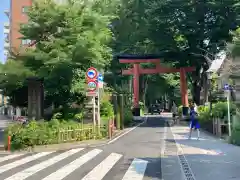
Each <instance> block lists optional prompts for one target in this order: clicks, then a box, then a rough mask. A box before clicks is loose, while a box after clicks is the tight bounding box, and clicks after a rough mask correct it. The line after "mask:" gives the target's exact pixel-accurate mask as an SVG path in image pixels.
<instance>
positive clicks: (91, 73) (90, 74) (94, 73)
mask: <svg viewBox="0 0 240 180" xmlns="http://www.w3.org/2000/svg"><path fill="white" fill-rule="evenodd" d="M87 77H88V78H89V79H94V78H96V77H97V70H96V69H95V68H89V69H88V70H87Z"/></svg>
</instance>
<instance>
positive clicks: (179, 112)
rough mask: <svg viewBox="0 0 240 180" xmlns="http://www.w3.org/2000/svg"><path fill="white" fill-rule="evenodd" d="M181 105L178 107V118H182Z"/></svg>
mask: <svg viewBox="0 0 240 180" xmlns="http://www.w3.org/2000/svg"><path fill="white" fill-rule="evenodd" d="M182 107H183V106H182V105H181V106H178V116H182Z"/></svg>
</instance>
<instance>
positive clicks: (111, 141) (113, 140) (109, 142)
mask: <svg viewBox="0 0 240 180" xmlns="http://www.w3.org/2000/svg"><path fill="white" fill-rule="evenodd" d="M146 120H147V117H146V119H145V120H144V121H143V122H142V123H140V124H138V125H137V126H134V127H132V128H131V129H129V130H128V131H126V132H125V133H123V134H121V135H120V136H117V137H116V138H114V139H112V140H110V141H108V143H107V144H111V143H113V142H115V141H116V140H118V139H119V138H121V137H123V136H124V135H126V134H128V133H130V132H131V131H133V130H134V129H136V128H137V127H139V126H141V125H142V124H143V123H145V122H146Z"/></svg>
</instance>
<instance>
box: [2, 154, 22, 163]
mask: <svg viewBox="0 0 240 180" xmlns="http://www.w3.org/2000/svg"><path fill="white" fill-rule="evenodd" d="M22 155H23V154H12V155H8V156H4V157H1V158H0V162H3V161H7V160H10V159H13V158H16V157H19V156H22Z"/></svg>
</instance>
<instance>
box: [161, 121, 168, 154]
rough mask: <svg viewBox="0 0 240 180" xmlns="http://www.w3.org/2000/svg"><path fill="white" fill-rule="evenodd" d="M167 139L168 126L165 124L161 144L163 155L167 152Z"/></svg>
mask: <svg viewBox="0 0 240 180" xmlns="http://www.w3.org/2000/svg"><path fill="white" fill-rule="evenodd" d="M166 139H167V126H166V125H165V126H164V129H163V139H162V144H161V157H164V154H165V149H166Z"/></svg>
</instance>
